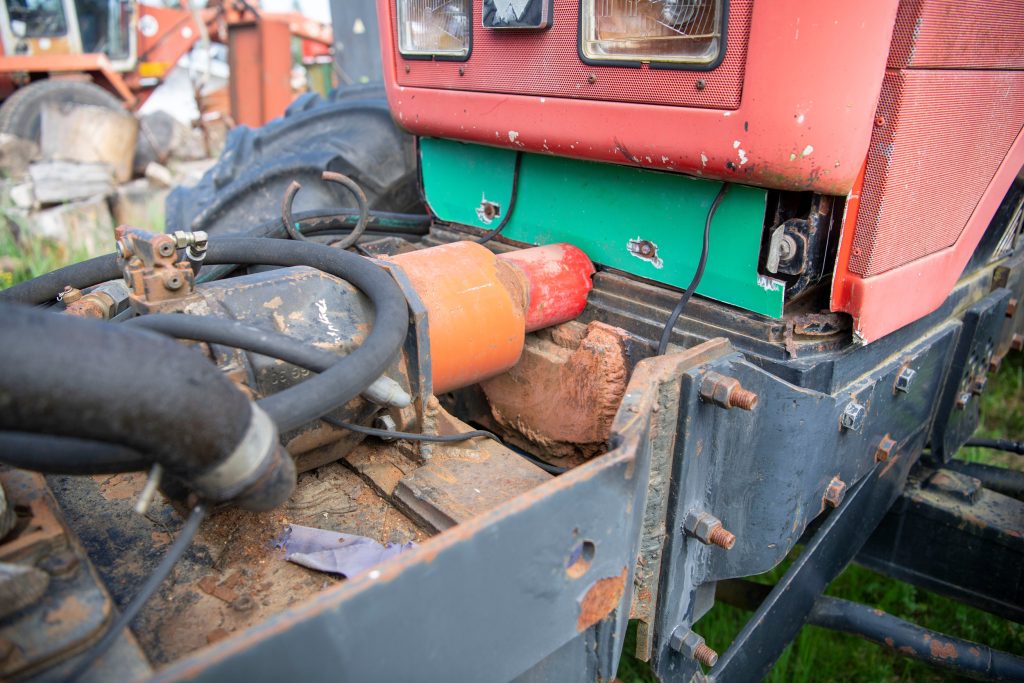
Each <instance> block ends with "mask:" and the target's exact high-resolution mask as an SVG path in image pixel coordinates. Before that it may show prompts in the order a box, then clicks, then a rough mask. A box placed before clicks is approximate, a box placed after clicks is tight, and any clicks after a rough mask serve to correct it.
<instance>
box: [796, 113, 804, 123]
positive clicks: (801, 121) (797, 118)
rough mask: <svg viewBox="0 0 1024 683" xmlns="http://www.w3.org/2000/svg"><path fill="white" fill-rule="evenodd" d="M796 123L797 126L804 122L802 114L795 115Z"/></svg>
mask: <svg viewBox="0 0 1024 683" xmlns="http://www.w3.org/2000/svg"><path fill="white" fill-rule="evenodd" d="M796 122H797V124H802V123H803V122H804V115H803V112H801V113H799V114H797V115H796Z"/></svg>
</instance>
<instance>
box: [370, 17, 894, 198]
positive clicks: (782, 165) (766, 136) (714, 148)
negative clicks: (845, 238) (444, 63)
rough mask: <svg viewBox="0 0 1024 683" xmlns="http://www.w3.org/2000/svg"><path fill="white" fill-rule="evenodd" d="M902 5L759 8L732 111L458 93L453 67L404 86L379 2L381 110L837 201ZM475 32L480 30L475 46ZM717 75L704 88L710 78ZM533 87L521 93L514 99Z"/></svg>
mask: <svg viewBox="0 0 1024 683" xmlns="http://www.w3.org/2000/svg"><path fill="white" fill-rule="evenodd" d="M896 5H897V2H896V0H869V1H865V2H859V3H824V2H820V1H819V0H773V1H772V2H759V3H755V4H754V8H753V14H752V16H751V24H750V36H749V40H748V43H747V60H746V69H745V72H744V76H743V79H744V83H743V93H742V97H741V100H740V105H739V107H738V108H737V109H736V110H734V111H720V110H713V109H699V108H696V107H675V106H666V105H650V104H630V103H623V102H600V101H595V100H585V99H574V98H566V97H547V96H545V97H543V98H540V97H537V96H536V95H527V94H502V93H482V92H472V91H464V90H446V89H441V88H442V87H445V88H453V87H456V86H455V83H456V81H457V79H458V78H460V77H459V76H458V71H457V68H458V66H457V65H456V66H455V70H454V71H453V72H452V73H453V74H454V75H452V76H451V77H450V80H449V82H438V83H436V84H435V85H437V86H439V87H434V88H422V87H408V86H402V85H400V84H399V83H398V80H397V79H398V72H399V70H401V71H402V72H403V73H404V63H403V64H402V66H401V69H400V66H399V60H398V58H397V55H396V51H395V33H394V30H393V28H394V23H393V17H392V14H393V11H394V0H378V5H377V8H378V13H379V15H380V19H381V21H380V23H381V25H382V26H389V27H392V30H390V31H384V32H383V35H382V40H381V50H382V54H383V60H384V74H385V80H386V86H387V94H388V102H389V104H390V106H391V110H392V112H393V114H394V116H395V118H396V119H397V120H398V122H399V123H400V124H401V125H402V126H404V127H405V128H407V129H408V130H410V131H411V132H413V133H416V134H419V135H435V136H439V137H445V138H451V139H456V140H466V141H470V142H477V143H481V144H490V145H501V146H505V147H512V148H521V149H524V150H530V151H535V152H541V153H545V152H550V153H552V154H558V155H561V156H568V157H575V158H581V159H593V160H598V161H610V162H617V163H628V164H634V165H639V166H645V167H649V168H657V169H666V170H671V171H679V172H683V173H691V174H694V175H703V176H705V177H714V178H721V179H727V180H735V181H738V182H743V183H748V184H754V185H762V186H765V187H775V188H781V189H801V190H803V189H813V190H817V191H819V192H823V193H826V194H839V195H845V194H847V193H848V192H849V191H850V189H851V187H852V186H853V183H854V181H855V180H856V178H857V175H858V173H859V171H860V169H861V167H862V165H863V162H864V158H865V156H866V154H867V147H868V141H869V139H870V136H871V130H872V125H873V123H872V122H873V118H874V112H875V105H876V103H877V102H878V93H879V90H880V87H881V82H882V76H883V74H884V66H885V60H886V56H887V54H888V48H889V42H890V38H891V36H892V27H893V22H894V20H895V17H896ZM482 31H484V29H482V28H480V27H479V26H478V25H474V33H475V34H476V35H477V36H479V34H480V33H481V32H482ZM499 39H501V38H500V37H495V40H499ZM477 40H479V38H477ZM573 55H575V43H573ZM541 56H542V55H533V56H530V55H516V56H515V58H516V59H525V58H539V57H541ZM498 58H500V59H502V60H511V58H512V56H511V55H509V54H503V55H495V56H494V57H492V59H498ZM565 58H567V59H568V58H569V57H565ZM472 62H473V59H472V58H471V60H470V62H469V63H467V66H468V65H469V64H472ZM473 68H477V67H476V66H473ZM719 68H722V67H719ZM632 71H634V72H635V70H632ZM716 71H717V70H714V71H710V72H707V73H706V75H705V78H707V79H716V78H718V75H717V73H716ZM648 77H650V78H659V79H668V78H672V77H674V76H673V74H672V73H671V72H661V71H652V72H650V74H649V76H648ZM531 87H532V86H531V84H530V83H523V84H522V88H521V92H524V93H526V92H530V88H531Z"/></svg>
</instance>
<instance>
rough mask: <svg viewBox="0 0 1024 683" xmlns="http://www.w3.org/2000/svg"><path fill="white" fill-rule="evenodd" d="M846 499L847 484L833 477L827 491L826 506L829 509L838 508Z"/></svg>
mask: <svg viewBox="0 0 1024 683" xmlns="http://www.w3.org/2000/svg"><path fill="white" fill-rule="evenodd" d="M845 497H846V482H844V481H843V480H842V479H840V478H839V477H832V481H830V482H829V483H828V488H827V489H825V496H824V500H825V504H826V505H828V506H829V507H833V508H837V507H839V506H840V504H842V502H843V498H845Z"/></svg>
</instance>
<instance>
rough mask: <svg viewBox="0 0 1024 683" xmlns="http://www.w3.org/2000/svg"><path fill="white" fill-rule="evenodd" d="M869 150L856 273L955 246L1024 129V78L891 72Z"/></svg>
mask: <svg viewBox="0 0 1024 683" xmlns="http://www.w3.org/2000/svg"><path fill="white" fill-rule="evenodd" d="M878 116H879V117H880V118H878V119H877V122H878V123H879V124H880V125H876V127H875V132H874V134H873V135H872V138H871V147H870V148H869V151H868V165H867V174H866V176H865V180H864V191H863V194H862V197H861V207H860V215H859V216H858V218H857V228H856V231H855V233H854V238H853V247H852V249H851V253H850V263H849V268H850V271H851V272H853V273H855V274H857V275H861V276H863V277H870V276H872V275H877V274H879V273H882V272H885V271H887V270H891V269H892V268H895V267H897V266H901V265H904V264H906V263H909V262H911V261H913V260H915V259H918V258H920V257H922V256H925V255H927V254H931V253H933V252H935V251H939V250H940V249H945V248H946V247H948V246H950V245H952V244H953V243H954V242H956V240H957V238H958V237H959V236H960V233H961V232H962V231H963V229H964V226H966V224H967V221H968V220H969V219H970V217H971V214H972V212H973V211H974V208H975V206H976V205H977V202H978V199H979V198H980V197H981V195H982V193H983V192H984V191H985V188H986V187H988V184H989V182H990V181H991V180H992V177H993V176H994V175H995V172H996V170H997V169H998V168H999V165H1000V163H1002V161H1003V157H1005V156H1006V153H1007V151H1008V150H1009V149H1010V145H1011V144H1012V143H1013V140H1014V139H1015V138H1016V137H1017V133H1018V132H1019V131H1020V129H1021V127H1022V126H1024V71H952V70H932V69H928V70H905V71H890V72H888V73H887V74H886V77H885V81H884V83H883V85H882V96H881V99H880V101H879V106H878Z"/></svg>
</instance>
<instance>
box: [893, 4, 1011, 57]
mask: <svg viewBox="0 0 1024 683" xmlns="http://www.w3.org/2000/svg"><path fill="white" fill-rule="evenodd" d="M906 67H914V68H951V67H959V68H974V69H1008V68H1017V69H1019V68H1024V0H904V1H903V2H901V3H900V8H899V14H898V15H897V17H896V30H895V32H894V33H893V42H892V49H891V50H890V52H889V68H891V69H902V68H906Z"/></svg>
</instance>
